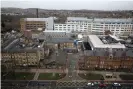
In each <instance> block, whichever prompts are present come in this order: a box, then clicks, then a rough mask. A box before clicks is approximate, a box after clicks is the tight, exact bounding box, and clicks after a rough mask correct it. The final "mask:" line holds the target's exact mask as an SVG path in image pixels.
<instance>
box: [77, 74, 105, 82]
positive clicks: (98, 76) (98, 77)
mask: <svg viewBox="0 0 133 89" xmlns="http://www.w3.org/2000/svg"><path fill="white" fill-rule="evenodd" d="M79 76H80V77H81V78H83V79H86V80H103V79H104V77H103V76H102V75H101V74H95V73H86V75H85V74H84V73H80V74H79Z"/></svg>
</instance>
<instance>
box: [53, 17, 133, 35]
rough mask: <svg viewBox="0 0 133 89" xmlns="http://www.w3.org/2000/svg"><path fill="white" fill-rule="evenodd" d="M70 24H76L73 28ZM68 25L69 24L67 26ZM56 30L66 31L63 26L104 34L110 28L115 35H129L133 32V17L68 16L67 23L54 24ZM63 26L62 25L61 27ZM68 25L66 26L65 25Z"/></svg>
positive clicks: (79, 30)
mask: <svg viewBox="0 0 133 89" xmlns="http://www.w3.org/2000/svg"><path fill="white" fill-rule="evenodd" d="M67 24H69V26H74V27H72V28H74V29H72V28H71V27H69V26H68V25H67ZM66 25H67V26H66ZM54 26H55V27H54V28H55V29H56V30H61V28H62V31H65V30H64V29H63V28H66V29H68V28H71V30H69V31H70V32H71V31H76V32H88V33H91V34H95V35H104V32H105V30H110V31H111V32H112V33H113V34H114V35H120V36H128V35H129V34H132V33H133V19H131V18H129V19H116V18H94V19H88V18H85V17H68V18H67V21H66V24H63V25H61V24H58V26H57V24H56V25H54ZM60 26H61V27H60ZM65 26H66V27H65Z"/></svg>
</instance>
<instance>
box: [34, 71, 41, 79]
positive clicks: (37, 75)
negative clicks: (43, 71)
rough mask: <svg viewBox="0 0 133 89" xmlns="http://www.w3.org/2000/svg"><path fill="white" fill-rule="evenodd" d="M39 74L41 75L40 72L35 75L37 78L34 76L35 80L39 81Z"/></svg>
mask: <svg viewBox="0 0 133 89" xmlns="http://www.w3.org/2000/svg"><path fill="white" fill-rule="evenodd" d="M39 74H40V72H38V71H37V72H36V73H35V76H34V78H33V80H38V77H39Z"/></svg>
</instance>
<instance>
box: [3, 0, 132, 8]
mask: <svg viewBox="0 0 133 89" xmlns="http://www.w3.org/2000/svg"><path fill="white" fill-rule="evenodd" d="M94 6H95V7H94ZM1 7H15V8H24V9H25V8H41V9H58V10H60V9H65V10H79V9H87V10H133V1H115V0H107V1H105V0H63V1H62V0H44V1H41V0H32V1H31V0H19V1H17V0H10V1H9V0H2V1H1Z"/></svg>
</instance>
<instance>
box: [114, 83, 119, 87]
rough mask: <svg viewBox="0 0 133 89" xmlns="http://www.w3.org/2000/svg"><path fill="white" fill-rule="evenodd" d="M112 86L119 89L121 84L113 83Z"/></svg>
mask: <svg viewBox="0 0 133 89" xmlns="http://www.w3.org/2000/svg"><path fill="white" fill-rule="evenodd" d="M113 86H114V87H120V86H121V84H120V83H113Z"/></svg>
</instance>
